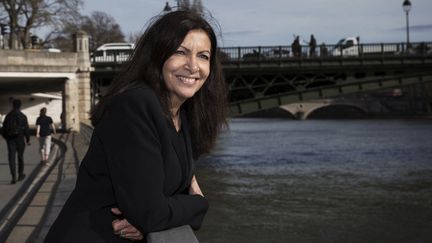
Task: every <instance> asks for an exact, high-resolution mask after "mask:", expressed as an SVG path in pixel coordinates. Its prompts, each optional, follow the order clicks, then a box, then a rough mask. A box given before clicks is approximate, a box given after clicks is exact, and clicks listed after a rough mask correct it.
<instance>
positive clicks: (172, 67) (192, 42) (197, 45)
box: [162, 30, 211, 104]
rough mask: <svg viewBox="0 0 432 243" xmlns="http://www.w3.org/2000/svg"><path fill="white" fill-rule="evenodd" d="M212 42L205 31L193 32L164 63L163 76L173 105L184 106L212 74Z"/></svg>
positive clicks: (190, 32)
mask: <svg viewBox="0 0 432 243" xmlns="http://www.w3.org/2000/svg"><path fill="white" fill-rule="evenodd" d="M210 55H211V42H210V39H209V37H208V36H207V34H206V32H204V31H203V30H191V31H189V33H188V34H187V35H186V36H185V38H184V40H183V42H182V43H181V44H180V46H179V47H178V48H177V51H175V52H174V54H172V55H171V56H170V57H169V58H168V59H167V60H166V61H165V63H164V65H163V67H162V74H163V78H164V80H165V84H166V86H167V88H168V91H169V93H170V98H171V102H172V104H182V103H183V102H184V101H185V100H186V99H188V98H191V97H192V96H193V95H194V94H195V93H196V92H197V91H198V90H199V89H200V88H201V87H202V86H203V84H204V82H205V81H206V79H207V77H208V76H209V73H210Z"/></svg>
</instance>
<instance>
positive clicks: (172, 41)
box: [44, 10, 227, 243]
mask: <svg viewBox="0 0 432 243" xmlns="http://www.w3.org/2000/svg"><path fill="white" fill-rule="evenodd" d="M226 105H227V92H226V85H225V80H224V78H223V73H222V69H221V65H220V62H219V60H218V55H217V37H216V34H215V32H214V30H213V28H212V27H211V25H210V24H209V23H208V22H207V21H206V20H205V19H204V17H202V16H201V15H199V14H197V13H194V12H191V11H187V10H178V11H174V12H169V13H167V14H165V15H162V16H160V17H158V18H157V19H155V20H154V21H153V22H152V23H151V24H150V26H149V27H148V28H147V30H146V31H145V32H144V34H143V35H142V36H141V38H140V40H139V41H138V43H137V45H136V48H135V50H134V53H133V54H132V56H131V60H130V61H129V62H128V64H127V66H126V67H125V68H124V72H123V73H122V74H120V75H119V76H118V77H117V78H116V79H115V81H114V83H113V84H112V85H111V86H110V88H109V90H108V92H107V94H106V95H105V96H104V97H103V98H102V99H101V100H100V102H99V103H98V104H97V106H96V108H95V109H94V110H93V111H92V116H91V121H92V124H93V125H94V131H93V134H92V138H91V141H90V145H89V148H88V152H87V154H86V155H85V157H84V158H83V160H82V162H81V165H80V169H79V172H78V176H77V182H76V185H75V189H74V190H73V192H72V194H71V195H70V197H69V198H68V200H67V202H66V203H65V205H64V207H63V209H62V210H61V212H60V214H59V215H58V217H57V219H56V220H55V222H54V224H53V225H52V226H51V229H50V230H49V232H48V234H47V236H46V238H45V241H44V242H45V243H52V242H55V243H64V242H126V241H125V240H143V242H145V237H146V234H148V233H150V232H155V231H162V230H166V229H170V228H173V227H177V226H181V225H190V226H191V227H192V228H193V229H199V228H200V227H201V224H202V221H203V218H204V216H205V214H206V212H207V209H208V202H207V200H206V199H205V198H204V195H203V193H202V191H201V189H200V186H199V184H198V181H197V177H196V176H195V169H194V168H195V166H194V159H197V158H198V157H199V156H200V155H201V154H203V153H208V152H209V151H210V150H211V149H212V148H213V146H214V144H215V139H216V137H217V135H218V134H219V132H220V131H221V129H223V128H224V127H225V126H226Z"/></svg>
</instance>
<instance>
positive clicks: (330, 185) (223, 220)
mask: <svg viewBox="0 0 432 243" xmlns="http://www.w3.org/2000/svg"><path fill="white" fill-rule="evenodd" d="M229 124H230V130H229V131H227V132H224V133H223V134H222V135H221V137H220V138H219V140H218V144H217V148H216V149H215V151H214V152H213V153H212V154H211V155H208V156H206V157H205V158H202V159H201V160H200V161H198V162H197V178H198V181H199V183H200V185H201V187H202V190H203V192H204V194H205V195H206V197H207V199H208V200H209V202H210V209H209V212H208V214H207V216H206V218H205V220H204V223H203V227H202V229H201V230H200V231H198V232H197V236H198V238H199V240H200V242H203V243H207V242H221V243H222V242H224V243H226V242H228V243H236V242H238V243H240V242H241V243H254V242H263V243H267V242H269V243H270V242H292V243H302V242H353V243H355V242H368V243H369V242H380V243H383V242H389V243H395V242H401V243H402V242H403V243H409V242H413V243H414V242H415V243H420V242H432V120H306V121H297V120H284V119H232V120H231V121H230V123H229Z"/></svg>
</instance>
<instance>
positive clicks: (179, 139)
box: [168, 112, 191, 180]
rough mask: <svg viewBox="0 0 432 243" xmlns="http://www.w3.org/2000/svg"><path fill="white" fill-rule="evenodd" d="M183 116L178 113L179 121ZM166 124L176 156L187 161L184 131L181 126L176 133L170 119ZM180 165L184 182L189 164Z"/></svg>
mask: <svg viewBox="0 0 432 243" xmlns="http://www.w3.org/2000/svg"><path fill="white" fill-rule="evenodd" d="M183 116H184V114H183V112H180V119H182V118H183ZM168 123H169V124H168V126H169V127H171V129H170V136H171V140H172V142H173V144H174V148H175V151H176V153H177V156H178V157H179V158H181V159H183V160H184V161H187V160H188V158H189V157H190V156H191V155H190V154H189V153H188V151H187V146H186V134H185V132H184V130H185V129H184V128H183V124H182V126H181V127H180V129H179V131H177V130H176V128H175V126H174V124H173V122H172V121H171V119H168ZM180 165H181V167H182V174H183V180H186V179H187V178H186V176H187V171H188V170H190V168H188V165H189V163H181V164H180Z"/></svg>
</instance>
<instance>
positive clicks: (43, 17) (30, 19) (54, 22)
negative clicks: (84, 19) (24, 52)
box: [0, 0, 82, 49]
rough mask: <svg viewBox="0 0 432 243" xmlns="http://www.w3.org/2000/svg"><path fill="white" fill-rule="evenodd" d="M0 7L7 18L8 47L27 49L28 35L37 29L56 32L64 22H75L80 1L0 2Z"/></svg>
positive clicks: (38, 0)
mask: <svg viewBox="0 0 432 243" xmlns="http://www.w3.org/2000/svg"><path fill="white" fill-rule="evenodd" d="M0 6H1V8H2V9H3V10H4V11H5V12H6V14H7V16H8V25H9V30H10V37H9V43H10V44H9V45H10V47H11V48H13V49H16V48H18V46H22V47H23V48H28V47H29V42H30V38H29V35H30V33H31V31H33V30H35V29H37V28H40V27H48V28H51V29H52V30H53V32H56V31H58V30H59V29H61V28H62V25H63V23H64V22H65V21H71V20H77V19H78V18H79V16H80V14H79V9H80V7H81V6H82V0H0ZM18 42H19V43H20V45H19V44H18Z"/></svg>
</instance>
